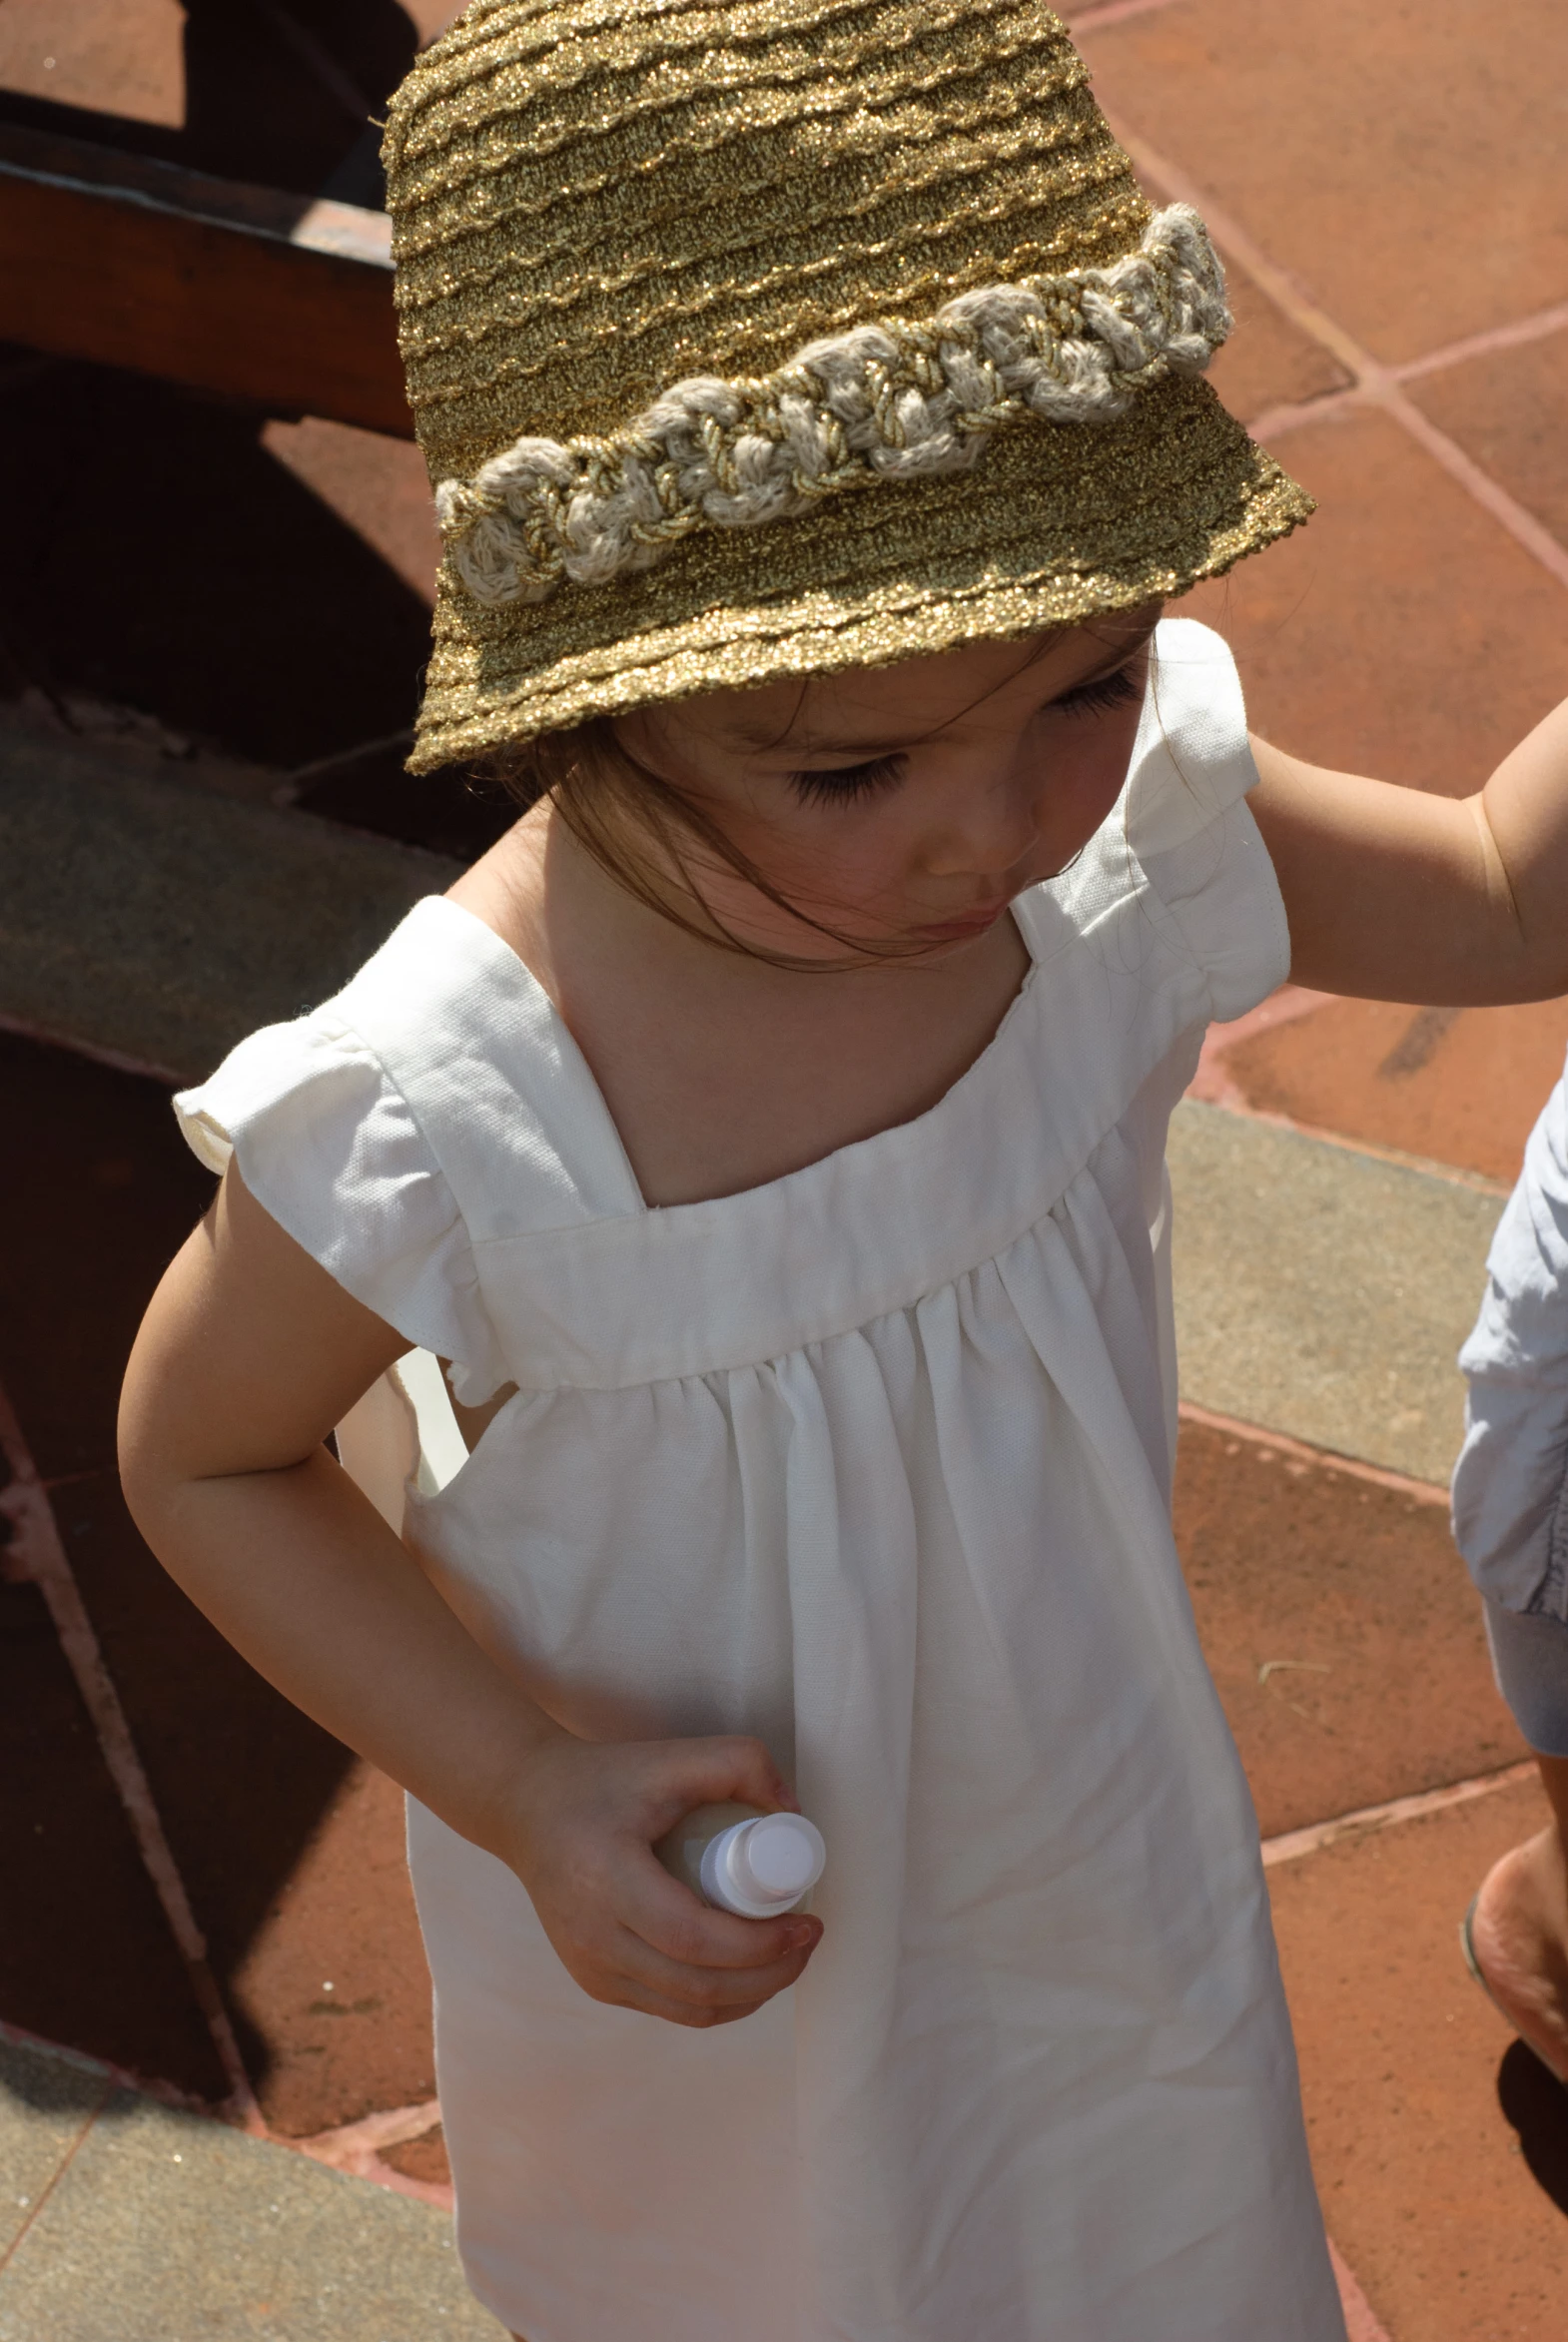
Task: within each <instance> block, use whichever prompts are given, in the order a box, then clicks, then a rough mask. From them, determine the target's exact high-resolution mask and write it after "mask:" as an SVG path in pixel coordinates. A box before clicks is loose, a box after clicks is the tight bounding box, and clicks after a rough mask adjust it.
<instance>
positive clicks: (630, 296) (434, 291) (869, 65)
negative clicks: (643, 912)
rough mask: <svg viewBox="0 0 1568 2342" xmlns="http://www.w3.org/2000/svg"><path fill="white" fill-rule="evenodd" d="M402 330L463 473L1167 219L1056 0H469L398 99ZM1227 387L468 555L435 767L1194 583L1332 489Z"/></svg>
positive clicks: (416, 376)
mask: <svg viewBox="0 0 1568 2342" xmlns="http://www.w3.org/2000/svg"><path fill="white" fill-rule="evenodd" d="M385 153H386V161H387V170H388V183H389V208H390V210H391V212H392V222H393V253H394V257H395V260H396V264H397V285H396V296H397V308H398V319H399V338H400V342H401V348H402V355H403V362H404V366H405V368H406V371H407V378H408V391H409V398H410V400H411V403H412V406H413V410H414V416H415V421H416V424H417V428H418V433H419V439H420V442H421V444H422V446H423V449H424V453H425V457H426V460H427V462H428V464H429V468H430V474H431V478H432V480H434V481H437V482H440V481H450V480H457V481H460V480H465V479H469V478H471V477H472V475H473V474H475V473H476V472H478V471H479V470H480V468H481V467H482V466H483V465H484V464H485V463H486V462H488V461H490V460H491V459H492V458H493V457H495V456H497V455H499V454H500V453H502V451H503V450H505V449H507V448H509V447H510V446H511V445H512V443H513V442H514V441H516V440H517V439H519V438H522V437H527V436H536V437H539V438H543V439H556V440H561V441H572V440H579V439H582V438H584V437H588V436H595V437H596V436H605V437H608V436H610V435H612V434H613V433H615V432H616V431H617V430H623V429H624V428H625V426H626V424H627V422H628V420H629V419H630V418H631V417H633V416H636V415H638V414H640V413H641V412H642V411H643V410H644V409H645V408H647V407H648V406H650V405H651V404H652V402H653V401H654V400H655V399H656V398H657V397H658V396H659V394H660V393H661V392H663V391H665V390H668V389H669V387H670V386H671V385H674V384H678V383H681V382H684V381H687V380H688V379H689V378H691V377H694V376H706V377H713V376H717V377H721V378H738V377H759V376H764V375H768V374H770V373H772V372H774V371H775V370H778V369H780V368H783V367H786V366H788V365H789V364H790V363H791V362H792V361H793V360H794V359H795V357H796V355H797V354H798V353H799V352H800V351H801V350H802V349H803V348H804V347H805V346H806V345H808V344H811V343H814V342H817V341H820V340H821V339H823V338H825V337H828V336H833V335H840V334H843V333H845V332H847V331H849V330H850V329H852V328H856V327H860V326H863V325H866V324H868V323H869V322H871V321H873V320H878V319H883V320H888V319H901V318H911V319H919V318H924V317H927V316H930V315H931V314H932V313H933V312H936V311H938V310H940V309H941V308H942V307H943V305H945V304H946V303H949V302H951V301H953V300H954V299H956V298H957V297H958V296H960V295H963V294H967V293H972V292H975V291H976V290H978V289H980V288H983V287H992V286H997V285H1009V284H1016V283H1018V282H1019V281H1020V280H1023V279H1031V278H1042V277H1050V276H1056V275H1061V274H1063V273H1065V272H1067V271H1069V270H1074V269H1105V268H1110V267H1112V266H1114V265H1115V264H1116V263H1117V262H1119V261H1122V260H1124V259H1126V258H1127V256H1129V255H1130V254H1133V253H1134V252H1136V251H1137V250H1138V249H1139V246H1140V240H1141V239H1142V238H1143V237H1144V235H1145V231H1146V229H1147V228H1148V227H1149V224H1150V221H1151V217H1152V214H1151V207H1150V205H1149V204H1148V202H1147V201H1146V199H1145V198H1144V196H1143V195H1142V193H1141V192H1140V190H1139V188H1138V187H1137V185H1136V183H1135V181H1134V179H1133V175H1132V169H1131V166H1130V164H1129V163H1128V160H1127V157H1126V156H1125V155H1124V154H1123V152H1122V150H1121V149H1120V148H1119V147H1118V146H1117V144H1116V143H1115V141H1114V140H1113V138H1112V136H1111V133H1110V131H1109V130H1108V128H1107V127H1106V124H1105V121H1104V119H1103V117H1102V116H1101V114H1100V111H1099V109H1098V107H1097V106H1096V104H1095V102H1094V99H1093V96H1092V95H1091V92H1090V89H1089V77H1088V73H1087V70H1086V68H1085V66H1084V64H1083V61H1082V60H1081V59H1080V57H1079V56H1078V54H1077V52H1076V51H1075V49H1074V48H1073V45H1072V43H1071V41H1070V40H1069V38H1068V35H1067V33H1066V31H1065V30H1064V28H1063V26H1062V24H1061V23H1060V21H1059V20H1058V18H1057V17H1056V16H1055V15H1053V14H1052V12H1051V11H1050V10H1049V9H1047V8H1045V7H1042V6H1039V5H1037V4H1036V0H963V4H962V5H955V4H953V0H848V4H846V0H754V4H750V5H747V4H742V5H738V6H733V7H713V6H699V5H692V4H691V0H663V4H659V0H566V4H561V0H555V4H551V0H473V5H471V6H470V7H469V8H468V9H467V11H466V12H465V14H464V15H463V16H461V17H460V18H459V19H458V20H457V22H456V23H455V24H454V25H453V26H451V27H450V29H449V30H448V31H447V32H446V33H445V34H444V35H443V36H442V38H441V39H440V40H439V41H437V42H436V43H435V44H434V46H433V47H432V48H431V49H430V50H429V51H428V52H427V53H426V54H425V56H424V57H422V58H421V59H420V60H419V62H418V63H417V64H416V65H415V67H414V69H413V71H412V72H411V73H410V74H409V76H408V78H407V80H406V81H405V82H404V83H403V85H402V87H401V89H400V90H399V91H398V93H397V96H396V98H395V99H394V101H393V104H392V118H391V122H390V124H389V128H388V133H387V140H386V148H385ZM1310 509H1311V504H1310V500H1309V499H1308V498H1307V497H1306V496H1305V494H1304V493H1303V492H1302V491H1301V489H1299V488H1298V487H1297V486H1296V485H1295V484H1294V482H1293V481H1291V480H1290V479H1289V478H1288V477H1287V476H1286V475H1285V474H1284V473H1283V472H1282V471H1281V470H1280V469H1279V467H1278V465H1277V464H1275V463H1274V462H1273V461H1272V459H1271V458H1270V457H1269V456H1268V455H1266V454H1265V453H1264V452H1263V451H1262V450H1261V449H1260V448H1258V447H1255V446H1254V445H1253V444H1252V443H1251V441H1250V440H1249V439H1248V438H1247V436H1246V434H1245V432H1244V431H1243V430H1242V429H1241V427H1240V425H1239V424H1238V423H1236V422H1235V421H1234V420H1233V418H1232V417H1231V416H1229V415H1228V414H1227V413H1226V412H1225V410H1224V408H1223V407H1222V406H1220V404H1219V402H1218V400H1217V399H1216V398H1215V397H1214V395H1213V393H1212V391H1211V390H1209V389H1208V388H1207V386H1206V384H1204V383H1202V382H1200V381H1196V380H1193V379H1191V378H1190V377H1189V376H1179V375H1174V374H1173V375H1168V376H1166V377H1165V379H1164V380H1162V381H1158V382H1155V383H1152V384H1151V386H1150V387H1149V388H1148V389H1147V390H1142V391H1141V392H1140V393H1139V395H1138V396H1137V398H1136V399H1135V400H1134V402H1133V404H1132V405H1131V407H1130V408H1129V410H1128V411H1127V412H1125V413H1123V414H1122V415H1120V416H1119V417H1117V418H1116V419H1114V420H1109V421H1094V422H1071V423H1067V422H1052V421H1038V420H1035V419H1034V418H1032V417H1031V418H1029V419H1028V420H1027V421H1026V422H1024V423H1023V424H1020V425H1018V426H1017V427H1014V428H1012V429H1010V430H1008V431H1005V432H1001V433H999V434H998V435H997V436H996V437H995V438H994V439H992V440H990V441H989V442H988V444H987V445H986V447H985V449H984V451H983V453H982V454H981V456H980V458H979V460H978V461H977V462H976V463H975V465H974V467H973V468H972V469H967V470H963V471H956V472H953V473H950V474H947V475H945V476H932V477H925V478H912V479H887V480H878V481H876V482H875V483H873V484H871V485H869V486H866V487H863V488H861V489H859V490H857V492H855V493H853V494H850V495H844V496H839V497H835V498H833V499H824V500H823V501H822V502H821V503H820V504H817V505H815V506H814V507H813V508H811V509H809V510H806V511H804V512H800V513H797V514H794V515H792V516H790V517H785V518H780V519H777V520H773V521H770V522H769V523H768V524H767V525H764V526H760V527H747V528H695V529H693V530H692V531H691V532H690V533H689V534H686V535H683V536H682V537H681V538H680V541H679V542H678V543H676V544H673V545H672V546H671V547H670V548H669V549H668V551H667V554H666V557H664V558H663V559H662V560H661V561H660V563H659V565H658V566H657V567H653V568H648V569H637V570H633V571H631V572H629V573H625V574H621V575H617V576H615V577H613V578H612V579H611V580H610V581H609V582H607V583H600V584H591V583H590V584H574V585H572V586H570V587H569V588H568V589H566V590H563V591H561V592H558V593H556V594H553V595H552V596H551V597H550V598H548V599H545V600H541V601H527V600H520V601H507V602H503V603H500V604H490V605H486V604H485V603H484V602H482V601H480V600H478V599H476V598H475V597H474V596H473V595H471V594H470V593H469V592H467V591H466V590H465V589H464V587H463V584H462V582H461V579H460V577H459V576H458V575H457V573H456V570H455V567H454V565H453V563H452V561H451V560H450V559H448V560H447V561H445V562H443V564H442V570H441V576H440V580H439V585H438V589H437V599H436V612H435V639H434V650H433V655H432V658H431V663H430V668H429V675H428V680H427V688H426V694H425V701H424V706H423V709H422V711H421V714H420V718H419V728H418V738H417V742H416V745H415V749H414V753H413V756H412V757H411V758H410V760H409V761H410V765H411V767H412V769H413V770H415V771H423V770H427V769H430V768H432V767H434V766H437V765H440V764H443V763H447V762H451V761H454V760H457V759H460V758H462V757H466V756H472V755H474V754H476V753H478V752H480V751H483V750H485V749H488V748H492V747H495V746H498V745H500V744H501V743H502V742H505V741H508V740H521V739H526V738H528V737H530V736H532V735H534V734H536V733H539V732H543V731H549V730H553V729H557V728H559V727H562V726H565V725H569V724H574V723H577V722H580V721H581V720H582V719H583V718H584V717H586V716H589V715H595V714H601V713H609V712H615V711H617V710H622V709H625V708H629V707H633V706H636V705H638V704H641V703H646V702H648V701H652V700H661V699H670V698H676V697H680V696H683V695H685V694H687V693H689V692H694V691H700V690H703V689H710V688H713V687H715V686H717V685H721V684H740V685H744V684H749V683H761V682H766V681H770V680H772V679H774V678H776V677H779V676H782V675H806V674H812V673H818V672H823V671H826V670H828V669H832V668H842V667H848V666H855V665H882V664H885V663H888V662H890V661H892V660H896V659H899V658H904V657H910V656H913V655H916V654H918V653H922V652H929V651H936V650H944V649H949V648H951V647H953V646H954V645H956V644H958V643H962V642H966V641H973V640H976V639H980V638H984V637H988V636H1003V635H1014V634H1020V633H1026V632H1029V631H1032V630H1033V629H1035V628H1037V627H1040V626H1044V625H1048V624H1052V623H1056V622H1061V621H1071V620H1074V619H1078V618H1082V617H1086V616H1088V615H1090V614H1091V613H1092V612H1094V611H1096V610H1103V609H1110V608H1118V607H1127V606H1129V605H1132V604H1135V603H1138V602H1141V601H1144V600H1147V599H1149V598H1151V597H1152V596H1153V595H1156V594H1173V593H1179V592H1180V591H1182V590H1183V589H1184V588H1185V587H1186V586H1188V585H1190V584H1192V583H1193V582H1195V580H1196V579H1197V578H1199V577H1204V576H1213V575H1216V574H1218V572H1219V571H1221V570H1223V569H1225V568H1228V567H1229V565H1230V564H1231V563H1232V562H1233V561H1235V560H1237V559H1239V558H1240V556H1241V555H1242V554H1244V553H1247V552H1250V551H1253V550H1254V549H1256V548H1257V547H1258V546H1260V545H1262V544H1265V543H1267V542H1268V541H1269V540H1270V539H1272V538H1273V537H1276V536H1279V535H1282V534H1284V533H1285V532H1286V531H1287V530H1288V529H1290V528H1292V527H1293V526H1295V524H1296V523H1297V522H1298V521H1299V520H1301V519H1303V518H1304V517H1305V516H1306V514H1307V513H1308V512H1309V511H1310Z"/></svg>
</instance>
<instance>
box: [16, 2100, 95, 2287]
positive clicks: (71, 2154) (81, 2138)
mask: <svg viewBox="0 0 1568 2342" xmlns="http://www.w3.org/2000/svg"><path fill="white" fill-rule="evenodd" d="M113 2095H114V2083H113V2082H112V2081H111V2079H110V2078H109V2076H108V2075H107V2074H106V2075H105V2077H104V2086H103V2089H102V2092H101V2093H100V2095H99V2099H98V2103H97V2105H96V2106H94V2108H93V2110H92V2112H91V2113H90V2114H89V2115H88V2116H87V2118H86V2120H85V2121H84V2122H83V2124H82V2127H81V2129H80V2130H79V2131H78V2132H77V2134H76V2136H75V2138H73V2139H72V2141H71V2143H70V2145H69V2146H68V2147H67V2148H66V2150H65V2153H64V2154H63V2155H62V2156H61V2157H60V2160H59V2162H58V2163H57V2164H56V2165H55V2167H54V2169H53V2170H52V2171H51V2172H50V2174H49V2177H48V2178H47V2179H46V2180H45V2182H44V2185H43V2188H42V2190H41V2192H40V2193H39V2195H38V2197H37V2199H36V2200H35V2201H34V2202H33V2203H31V2204H29V2205H28V2207H27V2218H26V2219H25V2220H24V2221H23V2222H22V2225H21V2227H20V2228H18V2230H17V2232H16V2234H15V2235H14V2236H13V2237H12V2239H11V2241H10V2243H9V2244H8V2245H7V2246H6V2248H5V2250H4V2251H3V2252H0V2277H3V2276H4V2275H5V2273H6V2270H7V2269H8V2268H9V2267H10V2266H11V2263H12V2261H13V2260H14V2259H15V2257H16V2255H17V2253H18V2252H19V2251H20V2250H21V2248H22V2245H23V2243H24V2242H25V2240H26V2239H27V2237H29V2236H30V2235H31V2234H32V2231H33V2225H34V2223H35V2221H37V2220H38V2219H40V2218H41V2217H42V2214H43V2209H44V2206H45V2205H46V2204H47V2203H48V2201H49V2199H50V2197H51V2196H52V2195H53V2194H54V2192H55V2189H56V2188H57V2187H58V2186H59V2185H60V2182H61V2181H62V2179H64V2177H65V2175H66V2173H67V2172H68V2171H69V2170H70V2168H71V2165H72V2164H73V2163H74V2162H75V2161H76V2158H77V2154H78V2152H79V2151H80V2149H81V2148H82V2147H83V2146H84V2145H85V2144H86V2141H87V2134H88V2132H89V2131H90V2130H91V2129H92V2127H93V2125H94V2123H95V2122H96V2121H97V2120H98V2117H99V2115H100V2114H101V2113H102V2112H103V2110H104V2108H105V2106H106V2105H107V2104H108V2103H109V2100H110V2098H111V2097H113Z"/></svg>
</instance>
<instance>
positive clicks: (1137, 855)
mask: <svg viewBox="0 0 1568 2342" xmlns="http://www.w3.org/2000/svg"><path fill="white" fill-rule="evenodd" d="M1257 777H1258V774H1257V766H1256V764H1255V763H1254V762H1253V759H1252V750H1251V744H1250V742H1249V740H1248V737H1247V729H1246V706H1245V702H1244V701H1243V699H1242V696H1241V679H1240V677H1239V675H1238V674H1237V673H1236V667H1235V661H1234V659H1233V658H1232V657H1231V655H1230V650H1229V646H1228V645H1227V644H1226V643H1225V642H1224V641H1222V640H1221V638H1220V637H1219V635H1217V634H1215V633H1214V632H1213V631H1212V630H1211V628H1209V627H1207V626H1201V625H1199V624H1198V623H1197V621H1196V620H1195V619H1193V618H1167V619H1164V620H1163V621H1162V623H1161V624H1160V625H1159V626H1158V627H1157V628H1156V631H1155V655H1154V658H1153V660H1152V661H1151V669H1150V687H1149V693H1148V696H1147V698H1146V699H1145V702H1144V713H1143V719H1142V721H1141V723H1140V725H1139V730H1138V738H1137V741H1136V743H1135V745H1134V750H1133V762H1132V766H1131V769H1130V772H1129V775H1128V785H1127V791H1126V795H1125V798H1124V805H1125V818H1126V823H1127V832H1126V834H1127V844H1128V847H1129V849H1130V850H1131V853H1132V855H1133V858H1134V860H1135V861H1136V862H1137V863H1138V865H1139V866H1140V868H1141V869H1142V870H1143V872H1144V875H1145V877H1146V878H1147V880H1148V882H1149V884H1150V886H1151V888H1152V889H1153V890H1154V892H1155V894H1156V895H1157V896H1158V897H1159V899H1160V901H1161V902H1162V903H1163V904H1164V906H1165V908H1166V910H1167V911H1168V912H1169V913H1170V914H1171V916H1172V918H1173V919H1174V920H1175V921H1176V926H1177V927H1178V928H1179V930H1180V932H1181V934H1182V936H1183V938H1184V940H1185V943H1186V945H1187V948H1188V949H1189V950H1190V952H1191V953H1192V955H1193V957H1194V958H1195V959H1196V960H1197V961H1198V962H1199V963H1200V965H1201V966H1202V968H1203V969H1204V971H1205V973H1206V975H1207V979H1208V990H1209V1004H1210V1006H1209V1013H1210V1015H1211V1016H1213V1017H1215V1018H1218V1019H1219V1020H1220V1021H1224V1020H1225V1019H1228V1018H1231V1017H1239V1016H1241V1015H1242V1014H1244V1012H1245V1011H1246V1010H1247V1009H1250V1008H1254V1007H1255V1006H1256V1005H1257V1003H1258V1002H1259V1001H1260V1000H1263V999H1265V998H1266V996H1267V995H1268V994H1269V993H1270V992H1272V991H1273V989H1274V987H1275V986H1276V985H1279V984H1282V983H1283V982H1284V980H1285V978H1286V976H1288V974H1289V972H1290V933H1289V928H1288V926H1287V924H1286V920H1285V909H1284V903H1283V900H1282V899H1281V897H1280V893H1279V884H1278V881H1277V879H1276V878H1275V876H1274V867H1273V864H1272V862H1271V861H1270V860H1269V856H1268V849H1267V847H1266V846H1265V845H1264V844H1263V841H1262V837H1261V835H1260V834H1259V831H1258V827H1257V824H1256V822H1255V821H1254V820H1253V819H1252V816H1251V812H1250V810H1249V809H1248V807H1247V804H1246V793H1247V791H1248V790H1249V789H1251V788H1252V787H1254V786H1255V784H1256V781H1257Z"/></svg>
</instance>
